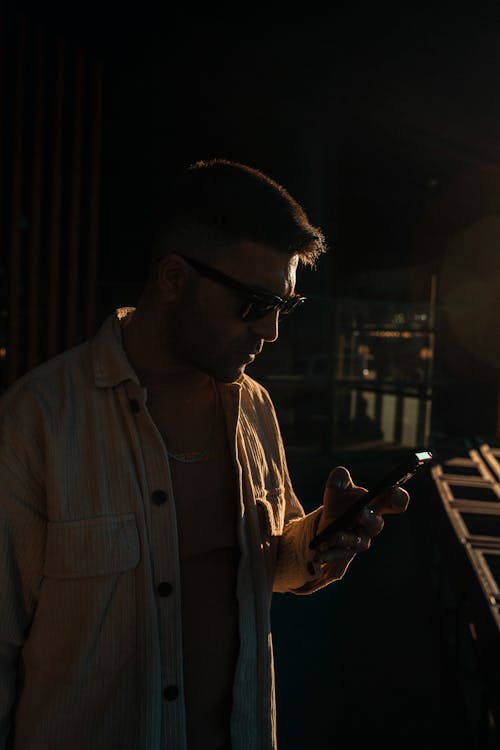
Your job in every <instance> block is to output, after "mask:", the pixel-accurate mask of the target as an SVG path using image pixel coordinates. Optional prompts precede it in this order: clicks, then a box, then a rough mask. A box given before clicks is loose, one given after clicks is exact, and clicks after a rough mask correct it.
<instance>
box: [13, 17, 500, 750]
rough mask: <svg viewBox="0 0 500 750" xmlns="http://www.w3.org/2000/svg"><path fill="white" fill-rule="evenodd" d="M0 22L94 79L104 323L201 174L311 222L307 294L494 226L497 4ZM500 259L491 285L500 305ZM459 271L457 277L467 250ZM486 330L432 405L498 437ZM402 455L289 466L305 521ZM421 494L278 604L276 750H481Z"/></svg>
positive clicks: (497, 202)
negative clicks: (336, 567) (338, 579)
mask: <svg viewBox="0 0 500 750" xmlns="http://www.w3.org/2000/svg"><path fill="white" fill-rule="evenodd" d="M4 8H5V10H4V19H7V21H9V19H10V18H12V17H13V15H14V14H15V13H17V12H18V11H22V12H24V13H25V14H26V16H27V17H28V18H29V19H30V23H33V24H35V25H36V24H42V25H43V26H45V27H46V28H47V29H48V30H49V32H50V34H54V35H58V34H61V35H63V36H64V38H65V39H66V40H68V42H69V43H70V44H73V45H74V46H76V47H82V48H83V49H84V50H85V53H86V55H88V56H89V57H90V58H93V59H95V60H98V61H100V62H101V63H102V71H103V108H102V126H103V131H102V152H101V153H102V162H101V170H100V200H99V233H98V242H99V251H98V268H97V282H98V296H97V306H98V315H97V317H98V321H97V322H100V319H101V318H103V317H104V316H105V315H106V314H107V313H108V312H109V311H111V310H112V309H113V308H114V307H115V306H117V305H126V304H134V303H135V301H136V296H137V294H138V291H139V289H140V283H141V281H142V279H143V277H144V274H145V270H146V254H145V252H144V237H145V236H146V235H147V227H148V217H149V214H150V211H151V207H152V206H153V205H154V203H155V198H156V196H157V195H158V193H159V192H161V190H162V186H163V183H164V182H165V181H166V180H167V179H168V174H169V171H170V170H171V169H172V168H173V167H178V166H182V165H185V164H187V163H190V162H192V161H195V160H197V159H200V158H211V157H216V156H223V157H228V158H233V159H236V160H239V161H243V162H247V163H250V164H252V165H253V166H256V167H259V168H261V169H263V170H264V171H265V172H267V173H269V174H270V175H271V176H272V177H274V178H275V179H277V180H278V181H279V182H281V183H283V184H284V185H285V186H286V187H287V188H288V189H289V190H290V192H291V193H292V194H293V195H294V196H295V197H296V198H298V199H299V201H301V202H302V203H303V204H304V206H305V207H306V209H307V210H308V213H309V215H310V218H311V220H312V221H313V222H314V223H317V224H319V225H321V226H322V228H323V229H324V230H325V233H326V235H327V238H328V240H329V244H330V247H331V253H330V256H329V258H328V259H323V263H322V265H321V267H320V269H319V270H318V272H316V274H313V273H311V272H309V271H301V272H300V273H301V278H300V288H301V291H304V292H305V293H309V292H311V291H314V290H316V289H318V288H321V289H323V290H326V291H327V293H328V294H333V295H335V294H342V295H347V296H348V295H349V294H373V289H371V288H370V283H369V281H367V282H366V287H365V288H362V289H360V288H359V286H357V284H358V283H359V282H358V281H357V280H356V279H357V278H358V274H359V272H360V271H366V272H370V271H379V270H381V269H387V271H390V270H391V269H393V268H401V267H403V268H405V267H407V268H408V273H409V274H411V269H412V267H413V266H414V265H415V264H418V263H426V262H429V263H431V264H432V263H434V264H436V266H437V267H440V266H441V265H442V264H443V263H444V262H445V260H446V255H447V248H448V243H449V240H450V239H451V238H452V237H453V236H454V235H455V234H456V233H457V232H459V231H460V230H461V229H463V228H464V227H466V226H468V225H470V224H472V223H474V222H475V221H477V220H478V219H481V218H482V217H484V216H489V215H491V214H495V215H498V213H499V211H500V136H499V122H500V96H499V85H498V82H499V74H500V12H499V9H498V6H497V4H496V3H481V4H477V3H474V4H472V3H470V4H467V3H466V4H461V5H460V6H457V5H456V4H452V3H446V4H439V5H438V4H435V5H434V7H429V8H425V7H420V6H419V5H416V6H415V7H414V8H412V7H411V6H409V5H408V4H406V3H405V4H403V3H394V4H392V5H385V6H384V7H380V4H376V5H375V6H370V7H364V6H362V5H359V4H355V3H344V4H342V3H335V4H333V3H332V4H329V5H323V6H320V5H319V4H318V5H317V6H315V5H313V4H307V5H304V6H299V7H298V8H293V7H292V6H291V5H285V4H283V5H281V4H272V3H268V4H267V6H265V7H263V8H262V7H258V6H251V5H241V4H237V5H233V6H229V7H227V8H225V7H221V6H216V7H215V6H209V5H203V6H201V7H197V6H195V5H190V4H186V5H184V6H182V7H175V6H173V5H170V4H167V3H158V4H148V3H141V4H137V5H134V6H131V7H127V6H125V4H112V3H100V4H92V3H82V2H73V3H60V4H56V3H22V2H20V3H12V2H11V3H8V2H7V3H4ZM9 28H10V29H11V30H12V29H14V25H11V26H9V25H8V24H7V29H9ZM7 43H8V44H12V40H9V39H7ZM6 114H7V119H8V116H9V113H8V112H7V113H6ZM497 255H498V257H500V250H499V251H498V254H497ZM493 261H494V258H493V259H492V258H489V259H488V263H490V266H489V267H488V265H487V263H485V265H484V268H483V271H482V278H487V279H488V283H489V284H490V286H491V285H493V286H491V288H492V289H493V290H494V294H497V290H498V294H497V298H499V299H500V281H499V278H500V268H498V267H495V265H494V263H493V265H491V263H492V262H493ZM463 264H464V271H463V272H464V274H467V273H468V272H469V270H470V269H473V268H474V264H475V258H474V255H473V254H471V256H470V257H469V256H467V257H466V258H465V260H464V261H463ZM391 291H393V293H394V296H395V297H400V296H401V290H400V289H394V290H391V289H389V290H388V293H389V295H390V294H391ZM493 322H494V325H496V326H497V328H494V331H493V333H490V334H489V338H488V340H489V341H491V343H492V347H491V348H492V350H493V354H492V355H491V358H490V359H489V361H488V362H485V361H484V359H481V358H480V357H476V356H474V354H471V353H470V352H467V351H464V349H463V347H462V348H461V347H460V345H459V344H458V343H457V344H455V343H454V344H453V346H452V348H451V355H450V354H448V358H447V360H446V357H445V356H444V355H443V354H442V361H445V360H446V361H447V365H446V362H445V365H443V371H444V373H445V374H449V368H450V365H449V361H450V360H451V361H452V362H454V363H457V362H459V363H461V365H460V366H461V368H462V370H461V371H460V367H458V365H457V370H456V372H455V373H453V372H452V374H454V375H456V376H457V377H458V376H464V378H463V384H462V386H461V387H457V386H455V390H454V389H453V388H451V387H447V389H446V393H447V394H448V398H446V397H445V395H442V400H441V413H443V412H446V413H447V414H448V416H449V419H448V420H446V419H444V420H443V422H444V423H445V424H452V425H453V428H454V430H455V432H457V433H458V434H460V433H461V432H467V431H468V430H470V429H476V430H479V431H481V428H482V425H483V424H484V425H487V426H489V425H490V424H491V423H492V421H491V419H489V418H486V417H485V418H484V420H483V421H482V422H480V421H479V422H478V414H480V413H481V414H482V413H484V414H488V415H489V414H491V412H492V411H493V412H494V411H495V409H496V408H497V407H496V402H495V401H494V400H493V399H492V398H491V396H490V394H491V389H490V390H488V388H486V387H484V388H479V387H478V388H476V391H481V394H482V398H483V400H482V401H481V403H479V401H478V399H479V395H477V394H476V395H474V393H473V392H472V391H471V388H470V384H471V382H474V383H476V384H488V386H489V385H490V384H491V383H492V382H498V369H499V368H500V361H499V360H498V352H497V348H498V345H497V343H496V342H497V341H498V337H497V333H500V329H498V319H497V320H496V321H493ZM475 325H476V328H474V329H473V331H476V330H477V332H481V331H482V328H481V321H479V320H478V321H477V323H476V324H475ZM486 335H487V336H488V332H486ZM447 341H452V337H451V338H450V339H447ZM277 346H279V344H277ZM444 349H445V346H444V343H443V344H442V347H441V351H442V352H443V351H444ZM446 366H448V371H447V370H446ZM249 372H250V371H249ZM464 373H465V375H464ZM250 374H251V373H250ZM464 394H467V397H466V398H464ZM485 394H486V395H487V396H488V400H487V401H485V400H484V399H485ZM457 399H458V401H459V403H460V409H458V410H457ZM475 399H476V400H475ZM476 401H477V403H476ZM478 404H479V406H478ZM481 410H482V411H481ZM448 412H449V413H448ZM493 423H494V420H493ZM399 457H400V455H399V452H398V451H397V450H395V451H389V452H378V453H373V452H370V451H368V452H367V451H360V450H358V451H356V452H354V453H342V452H341V451H339V450H335V449H334V450H333V454H330V455H328V456H322V455H321V456H317V457H311V456H306V457H301V456H292V455H291V456H290V470H291V474H292V479H293V481H294V484H295V487H296V490H297V494H298V495H299V497H300V498H301V499H302V500H303V502H304V506H305V508H306V509H312V508H313V507H315V506H316V505H317V504H318V502H320V500H321V494H322V487H323V483H324V479H325V477H326V474H327V472H328V470H329V468H331V466H332V465H333V464H334V463H346V465H349V467H350V468H351V470H352V472H353V475H354V476H355V479H356V481H357V482H358V483H359V484H367V485H368V484H370V483H371V482H372V481H374V480H375V479H378V477H379V475H380V473H381V472H382V471H383V470H384V468H389V467H390V466H392V463H393V462H394V461H395V460H397V459H398V458H399ZM420 481H421V483H420V484H419V483H418V482H415V484H414V485H413V487H412V488H411V489H412V491H413V492H414V495H415V501H414V502H413V503H412V506H411V507H410V509H409V511H408V512H407V514H405V517H404V518H400V519H390V520H389V522H388V523H387V527H386V529H385V531H384V535H383V537H381V538H380V539H379V540H377V542H376V544H375V545H374V548H373V550H371V552H370V553H369V557H363V556H361V557H360V558H358V559H357V560H356V561H355V563H354V564H353V565H352V567H351V570H350V571H349V573H348V576H346V579H345V581H343V582H342V583H340V584H337V585H336V586H332V587H329V588H328V589H327V590H325V591H322V592H319V593H318V594H317V595H316V596H314V597H305V598H301V599H300V600H297V597H293V596H291V595H290V596H289V595H283V596H279V597H276V598H275V604H274V605H273V621H274V638H275V649H276V667H277V685H278V727H279V734H280V750H303V748H309V747H320V746H321V747H334V746H337V745H338V746H340V745H346V744H349V746H350V747H353V748H360V747H364V746H365V744H368V742H370V743H375V744H380V743H383V746H384V747H386V748H389V747H401V746H404V747H406V748H417V747H419V748H420V747H422V748H426V750H429V749H431V748H432V749H434V748H436V749H437V748H441V747H446V748H448V747H455V748H459V749H460V750H469V748H474V750H475V749H476V748H483V747H487V745H486V744H484V743H483V744H481V743H482V741H483V740H482V738H481V737H479V735H474V728H472V729H471V725H470V724H469V723H468V721H467V717H466V711H465V705H464V698H463V694H462V693H461V690H460V688H459V685H458V681H457V675H458V674H459V673H461V667H464V668H465V666H466V665H458V664H456V663H454V662H453V659H452V658H450V656H449V654H448V651H447V649H446V633H443V632H442V631H441V629H440V626H439V623H438V622H436V602H435V594H434V593H433V592H432V589H431V585H430V583H431V572H430V559H429V558H430V555H431V548H430V542H431V541H432V539H433V534H434V523H435V524H436V525H437V524H438V523H439V513H438V511H436V508H435V506H436V497H435V495H434V494H433V487H432V485H431V483H430V482H428V481H427V482H426V481H425V480H420ZM471 732H472V734H471Z"/></svg>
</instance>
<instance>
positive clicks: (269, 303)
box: [181, 255, 307, 321]
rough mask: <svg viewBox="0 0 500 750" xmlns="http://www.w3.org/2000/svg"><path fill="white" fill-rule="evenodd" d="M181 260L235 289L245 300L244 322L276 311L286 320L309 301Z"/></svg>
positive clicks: (197, 262) (197, 263)
mask: <svg viewBox="0 0 500 750" xmlns="http://www.w3.org/2000/svg"><path fill="white" fill-rule="evenodd" d="M181 258H184V260H185V261H186V263H189V265H190V266H191V267H192V268H194V269H195V271H197V272H198V273H199V274H200V275H201V276H205V277H206V278H207V279H211V280H212V281H216V282H217V283H218V284H222V285H223V286H225V287H227V288H228V289H233V290H234V291H236V292H238V293H239V294H240V295H241V296H242V297H243V298H244V307H243V309H242V310H241V312H240V315H241V318H242V320H248V321H252V320H260V319H261V318H265V317H266V315H269V314H270V313H272V312H276V310H278V311H279V317H280V319H281V318H285V317H286V316H287V315H290V313H291V312H292V311H293V310H295V308H296V307H298V306H299V305H301V304H302V303H303V302H305V300H306V299H307V297H302V296H301V295H300V294H290V295H288V296H286V297H279V296H278V295H277V294H272V292H268V291H266V290H265V289H256V288H255V287H251V286H247V285H246V284H243V283H242V282H241V281H237V280H236V279H233V278H232V277H231V276H227V275H226V274H225V273H222V271H218V270H217V269H216V268H212V266H207V265H206V264H205V263H201V262H200V261H199V260H195V259H194V258H190V257H189V256H187V255H181Z"/></svg>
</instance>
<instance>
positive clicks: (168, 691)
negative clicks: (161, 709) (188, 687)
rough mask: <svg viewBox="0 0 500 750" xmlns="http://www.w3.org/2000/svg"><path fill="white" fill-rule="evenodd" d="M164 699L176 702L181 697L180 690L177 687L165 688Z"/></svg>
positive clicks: (169, 686)
mask: <svg viewBox="0 0 500 750" xmlns="http://www.w3.org/2000/svg"><path fill="white" fill-rule="evenodd" d="M163 697H164V698H165V700H166V701H175V699H176V698H178V697H179V688H178V687H177V685H167V687H166V688H163Z"/></svg>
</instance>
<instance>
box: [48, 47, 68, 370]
mask: <svg viewBox="0 0 500 750" xmlns="http://www.w3.org/2000/svg"><path fill="white" fill-rule="evenodd" d="M64 67H65V47H64V43H63V42H62V40H61V39H59V40H58V42H57V53H56V71H55V85H54V111H53V117H52V127H51V130H52V143H51V148H50V153H51V179H50V227H49V278H48V295H47V301H48V314H47V348H46V356H47V357H52V356H53V355H54V354H56V353H57V352H58V350H59V325H58V322H59V310H60V288H59V283H60V278H61V271H60V254H61V191H62V161H63V160H62V156H63V130H64V115H63V101H64Z"/></svg>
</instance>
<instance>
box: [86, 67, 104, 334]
mask: <svg viewBox="0 0 500 750" xmlns="http://www.w3.org/2000/svg"><path fill="white" fill-rule="evenodd" d="M101 123H102V65H101V63H95V64H94V70H93V102H92V134H91V143H90V153H91V159H92V161H91V167H90V181H89V182H90V184H89V190H90V210H89V234H88V253H87V257H88V265H87V296H86V304H85V336H86V337H87V338H88V337H90V336H92V335H93V334H94V332H95V323H96V296H97V295H96V284H97V246H98V226H99V198H100V194H99V189H100V170H101V128H102V124H101Z"/></svg>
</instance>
